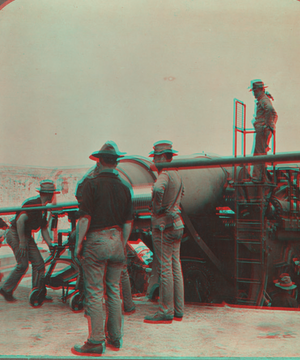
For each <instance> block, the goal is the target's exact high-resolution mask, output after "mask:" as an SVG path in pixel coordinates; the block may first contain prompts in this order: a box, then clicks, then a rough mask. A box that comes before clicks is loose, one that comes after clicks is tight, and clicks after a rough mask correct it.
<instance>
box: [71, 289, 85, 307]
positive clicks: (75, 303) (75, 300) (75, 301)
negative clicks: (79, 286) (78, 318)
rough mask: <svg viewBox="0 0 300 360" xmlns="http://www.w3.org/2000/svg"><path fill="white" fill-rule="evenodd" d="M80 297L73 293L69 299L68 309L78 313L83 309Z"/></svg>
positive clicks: (78, 294)
mask: <svg viewBox="0 0 300 360" xmlns="http://www.w3.org/2000/svg"><path fill="white" fill-rule="evenodd" d="M82 300H83V299H82V295H81V294H80V293H78V292H77V293H75V294H73V295H72V296H71V297H70V300H69V304H70V308H71V309H72V310H73V311H80V310H82V309H83V301H82Z"/></svg>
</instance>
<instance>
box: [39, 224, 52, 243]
mask: <svg viewBox="0 0 300 360" xmlns="http://www.w3.org/2000/svg"><path fill="white" fill-rule="evenodd" d="M41 232H42V236H43V239H44V240H45V241H46V243H47V245H48V246H49V248H50V246H52V240H51V237H50V235H49V231H48V229H47V228H46V227H45V228H43V229H41Z"/></svg>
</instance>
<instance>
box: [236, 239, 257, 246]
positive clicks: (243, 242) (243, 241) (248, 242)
mask: <svg viewBox="0 0 300 360" xmlns="http://www.w3.org/2000/svg"><path fill="white" fill-rule="evenodd" d="M237 242H238V243H239V244H254V245H262V243H261V242H260V241H252V240H248V239H245V240H237Z"/></svg>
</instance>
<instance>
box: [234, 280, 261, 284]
mask: <svg viewBox="0 0 300 360" xmlns="http://www.w3.org/2000/svg"><path fill="white" fill-rule="evenodd" d="M236 281H237V282H239V283H244V284H261V281H259V280H238V279H237V280H236Z"/></svg>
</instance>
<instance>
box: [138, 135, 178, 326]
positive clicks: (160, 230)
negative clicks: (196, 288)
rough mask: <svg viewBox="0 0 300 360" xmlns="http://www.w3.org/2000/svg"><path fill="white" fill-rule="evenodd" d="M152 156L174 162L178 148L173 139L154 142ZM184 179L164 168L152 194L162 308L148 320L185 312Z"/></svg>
mask: <svg viewBox="0 0 300 360" xmlns="http://www.w3.org/2000/svg"><path fill="white" fill-rule="evenodd" d="M153 149H154V150H153V151H152V152H151V153H150V156H151V157H153V159H154V164H159V163H163V162H170V161H172V159H173V156H174V155H176V153H177V151H175V150H173V148H172V142H170V141H166V140H164V141H159V142H156V143H155V144H154V147H153ZM182 195H183V183H182V179H181V176H180V175H179V173H178V171H177V170H171V171H160V172H159V175H158V178H157V180H156V182H155V184H154V187H153V196H152V217H151V226H152V241H153V247H154V255H155V257H156V261H157V263H158V273H159V275H160V281H159V309H158V312H157V313H155V314H153V315H147V316H146V317H145V320H144V321H145V322H150V323H164V322H170V321H172V320H173V318H175V319H176V320H181V319H182V317H183V312H184V290H183V278H182V269H181V263H180V244H181V238H182V235H183V229H184V224H183V221H182V218H181V216H180V202H181V197H182Z"/></svg>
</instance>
